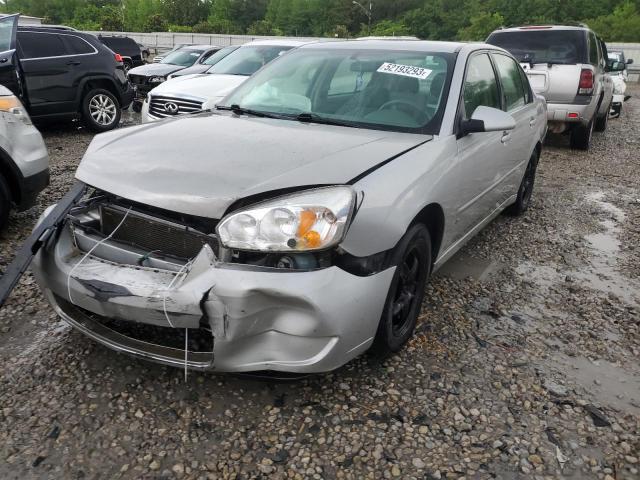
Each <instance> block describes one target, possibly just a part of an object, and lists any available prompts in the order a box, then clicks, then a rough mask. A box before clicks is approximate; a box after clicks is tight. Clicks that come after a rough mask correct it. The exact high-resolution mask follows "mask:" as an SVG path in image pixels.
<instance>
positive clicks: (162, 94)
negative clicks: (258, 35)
mask: <svg viewBox="0 0 640 480" xmlns="http://www.w3.org/2000/svg"><path fill="white" fill-rule="evenodd" d="M304 44H305V42H301V41H298V40H284V39H283V40H257V41H255V42H250V43H247V44H245V45H243V46H242V47H240V48H238V49H237V50H235V51H234V52H232V53H230V54H228V55H227V56H226V57H225V58H224V59H222V60H219V61H218V62H217V63H216V64H215V65H213V66H211V67H209V69H208V70H207V71H206V72H205V74H201V75H190V76H184V77H178V78H176V79H172V80H170V81H169V82H166V83H163V84H162V85H160V86H159V87H156V88H155V89H153V91H152V92H151V93H150V94H149V95H148V96H147V98H146V99H145V101H144V103H143V105H142V122H143V123H146V122H152V121H155V120H159V119H161V118H166V117H170V116H175V115H182V114H185V113H193V112H197V111H199V110H202V109H208V108H213V106H214V105H215V104H216V103H217V102H218V101H219V100H220V99H222V98H224V96H225V95H227V94H228V93H229V92H230V91H231V90H233V89H234V88H236V87H237V86H238V85H240V84H241V83H243V82H244V81H246V80H247V78H249V77H250V76H251V75H253V74H254V73H255V72H256V71H258V70H259V69H260V68H262V67H263V66H264V65H266V64H267V63H269V62H270V61H272V60H273V59H275V58H278V56H280V55H282V54H283V53H284V52H287V51H289V50H291V49H292V48H295V47H299V46H300V45H304Z"/></svg>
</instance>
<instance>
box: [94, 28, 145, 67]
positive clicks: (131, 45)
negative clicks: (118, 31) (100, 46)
mask: <svg viewBox="0 0 640 480" xmlns="http://www.w3.org/2000/svg"><path fill="white" fill-rule="evenodd" d="M98 38H99V39H100V41H101V42H102V43H104V44H105V45H106V46H107V47H109V48H110V49H111V50H113V51H114V52H115V53H119V54H120V56H121V57H122V63H124V70H125V72H128V71H129V70H131V69H132V68H134V67H139V66H141V65H144V64H145V61H144V59H143V58H142V50H141V49H140V45H138V43H137V42H136V41H135V40H134V39H133V38H129V37H124V36H122V37H120V36H118V37H107V36H104V35H100V36H99V37H98Z"/></svg>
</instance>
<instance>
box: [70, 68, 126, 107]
mask: <svg viewBox="0 0 640 480" xmlns="http://www.w3.org/2000/svg"><path fill="white" fill-rule="evenodd" d="M94 80H99V81H107V82H109V83H110V84H111V85H112V86H113V87H114V89H115V95H116V97H117V98H118V101H119V102H120V103H121V104H122V89H121V88H120V87H118V85H117V84H116V82H115V81H114V80H113V77H110V76H109V75H92V76H89V77H83V78H82V79H81V80H80V82H79V83H78V88H77V90H76V99H75V103H76V106H77V108H80V105H81V103H82V93H83V92H84V87H85V86H86V85H87V83H88V82H91V81H94Z"/></svg>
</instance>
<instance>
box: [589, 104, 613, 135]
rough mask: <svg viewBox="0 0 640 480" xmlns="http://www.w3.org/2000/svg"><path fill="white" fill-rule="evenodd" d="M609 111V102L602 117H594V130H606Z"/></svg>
mask: <svg viewBox="0 0 640 480" xmlns="http://www.w3.org/2000/svg"><path fill="white" fill-rule="evenodd" d="M610 111H611V103H609V106H608V107H607V111H606V113H605V114H604V115H603V116H602V117H598V118H597V119H596V124H595V126H594V127H593V129H594V130H595V131H596V132H604V131H606V130H607V125H609V112H610Z"/></svg>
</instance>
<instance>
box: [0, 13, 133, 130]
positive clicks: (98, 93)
mask: <svg viewBox="0 0 640 480" xmlns="http://www.w3.org/2000/svg"><path fill="white" fill-rule="evenodd" d="M17 23H18V15H12V16H7V17H4V18H1V19H0V84H3V85H5V86H6V87H7V88H9V89H10V90H12V91H13V92H14V93H15V94H16V95H18V96H19V97H20V98H21V99H22V102H23V103H24V105H25V106H26V108H27V110H28V111H29V114H30V115H31V117H32V118H33V120H34V121H36V122H43V121H46V120H60V119H72V118H77V117H80V118H82V120H83V121H84V123H85V124H86V126H87V127H88V128H89V129H91V130H93V131H96V132H104V131H107V130H111V129H113V128H115V127H117V126H118V123H119V122H120V115H121V112H122V109H123V108H127V107H129V105H130V104H131V102H132V100H133V89H132V88H131V85H130V84H129V82H128V80H127V77H126V74H125V71H124V65H123V62H122V57H121V55H119V54H116V53H114V52H113V51H112V50H110V49H109V48H108V47H106V46H105V45H103V44H102V42H100V40H98V38H97V37H95V36H94V35H90V34H87V33H81V32H77V31H74V30H63V29H59V28H46V26H45V27H27V26H24V27H22V26H20V27H19V26H18V25H17Z"/></svg>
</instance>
